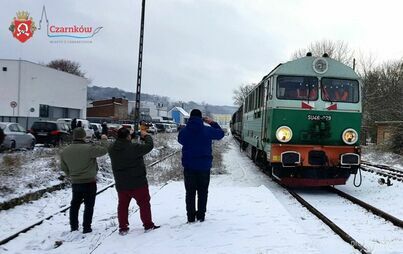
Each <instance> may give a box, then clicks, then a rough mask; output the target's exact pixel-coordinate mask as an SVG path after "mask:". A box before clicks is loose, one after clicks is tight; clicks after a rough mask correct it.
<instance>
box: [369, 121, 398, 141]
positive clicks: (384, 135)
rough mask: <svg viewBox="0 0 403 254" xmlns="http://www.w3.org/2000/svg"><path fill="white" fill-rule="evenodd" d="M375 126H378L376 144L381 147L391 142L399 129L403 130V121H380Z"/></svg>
mask: <svg viewBox="0 0 403 254" xmlns="http://www.w3.org/2000/svg"><path fill="white" fill-rule="evenodd" d="M375 124H376V125H377V130H376V144H377V145H379V144H383V143H386V142H388V141H391V139H392V136H393V134H394V133H395V132H396V130H397V128H402V126H403V121H379V122H375Z"/></svg>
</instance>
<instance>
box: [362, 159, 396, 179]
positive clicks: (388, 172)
mask: <svg viewBox="0 0 403 254" xmlns="http://www.w3.org/2000/svg"><path fill="white" fill-rule="evenodd" d="M361 169H362V170H363V171H366V172H370V173H374V174H377V175H379V176H383V177H386V178H388V179H392V180H396V181H399V182H403V171H401V170H398V169H395V168H392V167H389V166H386V165H376V164H372V163H370V162H366V161H361Z"/></svg>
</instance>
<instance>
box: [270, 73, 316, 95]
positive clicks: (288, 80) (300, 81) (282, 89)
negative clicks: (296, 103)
mask: <svg viewBox="0 0 403 254" xmlns="http://www.w3.org/2000/svg"><path fill="white" fill-rule="evenodd" d="M277 98H278V99H281V100H310V101H315V100H317V99H318V78H316V77H297V76H279V77H278V78H277Z"/></svg>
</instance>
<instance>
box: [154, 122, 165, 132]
mask: <svg viewBox="0 0 403 254" xmlns="http://www.w3.org/2000/svg"><path fill="white" fill-rule="evenodd" d="M155 127H156V128H157V132H165V125H164V124H163V123H156V124H155Z"/></svg>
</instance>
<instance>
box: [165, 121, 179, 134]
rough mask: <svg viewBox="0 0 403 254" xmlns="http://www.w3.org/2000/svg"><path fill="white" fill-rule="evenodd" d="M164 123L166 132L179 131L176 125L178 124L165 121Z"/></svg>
mask: <svg viewBox="0 0 403 254" xmlns="http://www.w3.org/2000/svg"><path fill="white" fill-rule="evenodd" d="M164 125H165V132H167V133H172V132H177V131H178V127H177V126H176V124H168V123H165V124H164Z"/></svg>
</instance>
